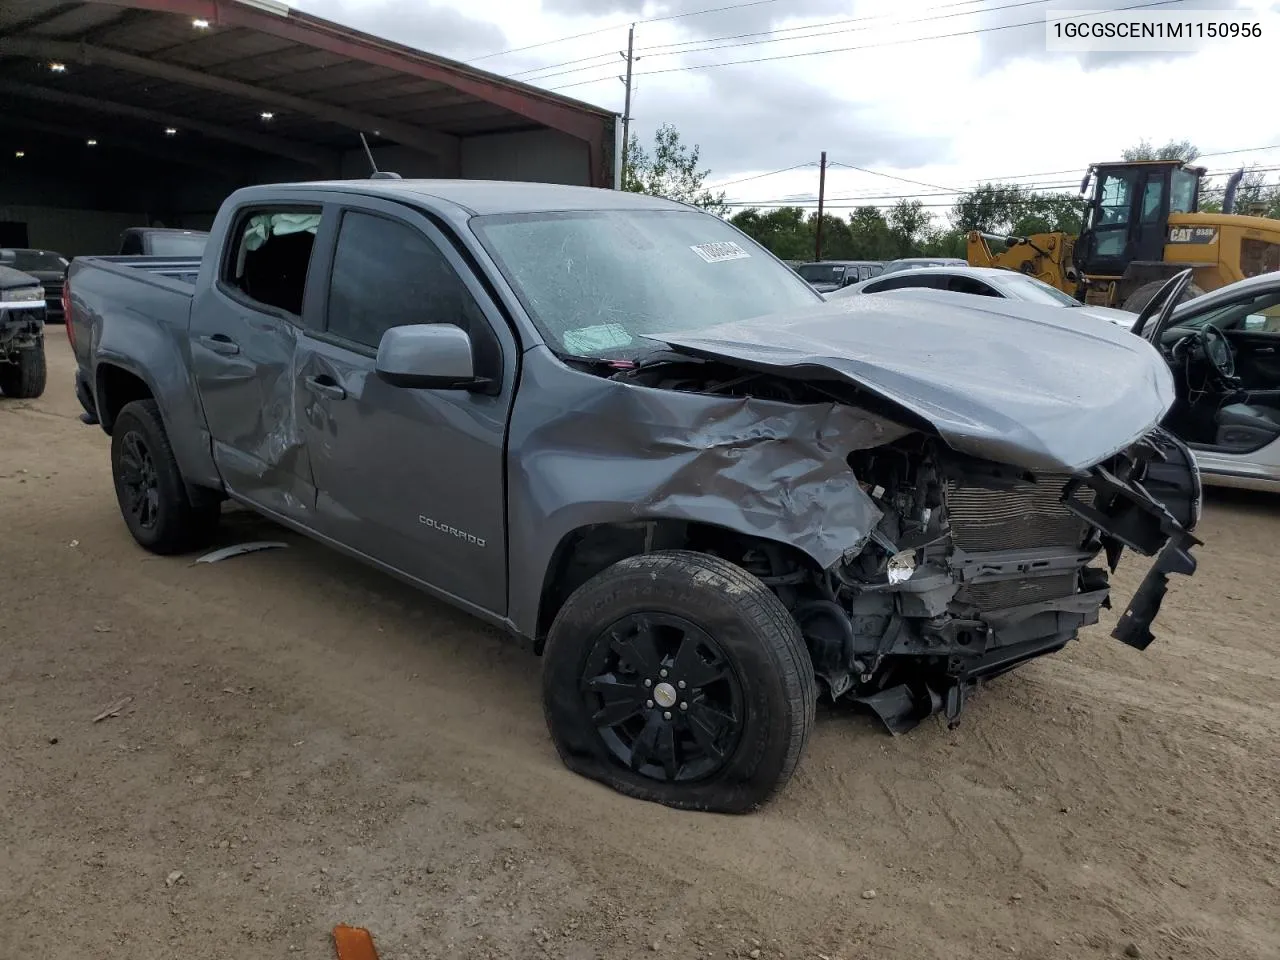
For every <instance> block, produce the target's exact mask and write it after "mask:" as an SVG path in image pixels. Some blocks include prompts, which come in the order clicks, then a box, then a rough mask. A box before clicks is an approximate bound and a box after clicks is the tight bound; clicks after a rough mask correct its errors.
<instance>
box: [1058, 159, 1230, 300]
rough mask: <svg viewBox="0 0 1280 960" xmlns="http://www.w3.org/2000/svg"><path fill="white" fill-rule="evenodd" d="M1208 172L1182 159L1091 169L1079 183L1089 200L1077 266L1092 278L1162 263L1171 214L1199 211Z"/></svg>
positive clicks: (1078, 242) (1077, 249)
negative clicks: (1141, 264)
mask: <svg viewBox="0 0 1280 960" xmlns="http://www.w3.org/2000/svg"><path fill="white" fill-rule="evenodd" d="M1204 172H1205V171H1204V168H1203V167H1193V166H1189V165H1187V164H1185V163H1183V162H1182V161H1180V160H1145V161H1137V162H1133V163H1097V164H1094V165H1093V166H1091V167H1090V168H1089V171H1088V173H1086V174H1085V180H1084V183H1083V184H1081V192H1082V193H1084V194H1086V195H1088V197H1089V201H1088V207H1087V209H1086V212H1085V222H1084V229H1083V230H1082V231H1081V233H1080V239H1079V241H1077V243H1076V248H1075V254H1074V255H1075V262H1076V266H1077V267H1078V268H1079V269H1080V271H1081V272H1082V273H1083V274H1085V275H1087V276H1090V277H1099V278H1101V277H1120V276H1123V275H1124V272H1125V270H1126V268H1127V267H1128V266H1129V265H1130V264H1131V263H1133V262H1135V261H1155V262H1159V261H1161V260H1163V259H1164V246H1165V241H1166V239H1167V237H1168V233H1169V214H1170V213H1195V212H1196V211H1197V210H1198V208H1199V203H1200V178H1201V177H1202V176H1204ZM1090 183H1092V187H1093V190H1092V193H1089V186H1090Z"/></svg>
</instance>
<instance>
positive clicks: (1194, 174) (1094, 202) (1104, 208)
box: [967, 160, 1280, 313]
mask: <svg viewBox="0 0 1280 960" xmlns="http://www.w3.org/2000/svg"><path fill="white" fill-rule="evenodd" d="M1204 173H1205V171H1204V168H1203V167H1196V166H1191V165H1190V164H1186V163H1183V162H1182V161H1180V160H1144V161H1137V162H1130V163H1095V164H1093V165H1092V166H1090V167H1089V169H1088V171H1087V172H1086V173H1085V177H1084V181H1083V182H1082V183H1081V184H1080V193H1081V194H1082V195H1085V196H1087V197H1088V207H1087V209H1086V211H1085V219H1084V228H1083V229H1082V230H1081V231H1080V235H1079V236H1078V237H1077V236H1072V235H1071V234H1068V233H1038V234H1034V235H1032V236H1029V237H1001V236H995V235H992V234H988V233H981V232H979V231H977V230H974V231H971V232H970V233H969V235H968V243H967V246H968V260H969V263H970V265H972V266H975V267H1004V268H1005V269H1008V270H1017V271H1019V272H1021V273H1025V274H1028V275H1029V276H1033V277H1038V278H1039V279H1041V280H1043V281H1044V282H1045V283H1049V284H1052V285H1053V286H1055V287H1057V288H1058V289H1060V290H1062V291H1064V292H1066V293H1069V294H1071V295H1072V296H1074V297H1076V298H1077V299H1078V300H1081V301H1083V302H1084V303H1091V304H1097V305H1100V306H1107V307H1121V308H1123V309H1125V310H1132V311H1133V312H1135V313H1137V312H1138V311H1140V310H1141V309H1142V308H1143V307H1144V306H1146V304H1147V302H1148V301H1149V300H1150V299H1151V298H1152V297H1153V296H1154V295H1155V292H1156V291H1157V290H1158V289H1160V284H1162V283H1163V282H1164V281H1165V280H1167V279H1168V278H1169V277H1171V276H1173V275H1174V274H1176V273H1178V272H1179V271H1182V270H1185V269H1186V268H1187V267H1191V268H1192V269H1193V270H1194V271H1195V273H1194V274H1193V278H1192V279H1193V282H1192V283H1191V284H1189V285H1188V287H1187V289H1186V291H1184V293H1183V297H1184V299H1186V298H1190V297H1193V296H1198V295H1199V294H1201V293H1205V292H1207V291H1209V290H1216V289H1217V288H1218V287H1222V286H1226V285H1227V284H1228V283H1234V282H1235V281H1236V280H1243V279H1244V278H1245V277H1254V276H1257V275H1258V274H1261V273H1269V272H1271V271H1273V270H1280V220H1273V219H1270V218H1268V217H1253V216H1241V215H1238V214H1235V213H1233V212H1232V211H1233V210H1234V207H1235V192H1236V188H1237V186H1238V185H1239V183H1240V179H1241V177H1242V176H1243V174H1244V171H1243V170H1241V171H1239V172H1237V173H1235V174H1233V175H1232V176H1231V178H1230V179H1229V180H1228V181H1227V189H1226V196H1225V197H1224V199H1223V203H1222V210H1223V212H1222V213H1201V212H1200V184H1201V181H1202V179H1203V177H1204ZM1090 184H1092V187H1093V189H1092V192H1091V191H1090ZM989 241H997V242H999V243H1001V244H1004V245H1005V246H1006V247H1007V249H1005V250H1002V251H1001V252H999V253H993V252H992V250H991V245H990V243H989Z"/></svg>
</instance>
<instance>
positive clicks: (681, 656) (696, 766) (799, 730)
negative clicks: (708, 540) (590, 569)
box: [542, 550, 817, 813]
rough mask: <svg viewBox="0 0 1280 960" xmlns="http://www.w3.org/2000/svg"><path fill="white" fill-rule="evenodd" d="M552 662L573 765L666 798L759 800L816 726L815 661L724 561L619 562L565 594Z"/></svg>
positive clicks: (740, 803) (769, 600)
mask: <svg viewBox="0 0 1280 960" xmlns="http://www.w3.org/2000/svg"><path fill="white" fill-rule="evenodd" d="M543 658H544V660H545V663H544V665H543V688H542V690H543V710H544V712H545V715H546V719H547V726H548V727H549V729H550V731H551V736H552V738H553V740H554V741H555V745H556V749H557V751H558V752H559V754H560V757H561V759H562V760H563V761H564V762H565V764H566V765H567V766H568V767H569V768H570V769H571V770H573V771H575V772H577V773H579V774H582V775H583V776H586V777H590V778H591V779H594V780H598V781H600V782H602V783H604V784H606V785H608V786H610V787H612V788H613V789H615V790H617V791H619V792H621V793H624V794H626V795H628V796H632V797H637V798H639V799H643V800H651V801H655V802H657V803H662V804H666V805H667V806H670V807H677V808H680V809H686V810H707V811H717V812H721V813H744V812H747V811H749V810H752V809H755V808H756V807H759V806H760V805H761V804H762V803H764V802H765V801H766V800H767V799H768V798H769V797H770V796H772V795H773V794H774V793H775V792H776V791H777V790H778V789H780V788H781V787H782V786H783V785H784V784H785V783H786V782H787V780H789V779H790V777H791V774H792V773H793V772H794V771H795V768H796V765H797V763H798V762H799V760H800V755H801V753H802V752H803V750H804V746H805V743H806V742H807V741H808V737H809V731H810V729H811V728H812V726H813V717H814V705H815V702H816V700H817V688H816V683H815V680H814V674H813V665H812V663H811V662H810V660H809V652H808V650H807V649H806V648H805V645H804V640H803V639H802V637H801V636H800V629H799V627H798V626H797V624H796V622H795V620H794V618H793V617H792V616H791V614H790V613H789V612H788V611H787V609H786V607H784V606H783V605H782V602H781V601H780V600H778V598H777V597H776V596H775V595H774V594H773V592H772V591H770V590H769V588H768V587H766V586H765V585H764V584H763V583H761V582H760V581H759V580H758V579H756V578H755V577H753V576H751V575H750V574H749V573H747V572H746V571H745V570H743V569H741V568H740V567H737V566H735V565H733V564H731V563H729V562H727V561H725V560H721V559H719V558H718V557H711V556H707V555H705V554H699V553H692V552H688V551H679V550H673V551H663V552H658V553H650V554H645V555H642V556H636V557H630V558H628V559H626V560H622V561H620V562H618V563H616V564H614V565H613V566H611V567H609V568H608V569H606V570H604V571H603V572H601V573H599V574H597V575H596V576H595V577H594V578H592V579H591V580H589V581H588V582H587V583H586V584H584V585H583V586H581V587H580V588H578V590H576V591H575V592H574V593H573V595H572V596H570V597H569V599H568V601H567V602H566V603H565V605H564V607H563V608H562V609H561V610H560V612H559V614H558V615H557V617H556V619H555V622H554V623H553V624H552V626H551V631H550V634H549V636H548V638H547V645H546V649H545V650H544V651H543Z"/></svg>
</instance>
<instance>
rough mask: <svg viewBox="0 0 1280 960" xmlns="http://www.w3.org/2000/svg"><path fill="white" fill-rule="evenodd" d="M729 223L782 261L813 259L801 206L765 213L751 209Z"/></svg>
mask: <svg viewBox="0 0 1280 960" xmlns="http://www.w3.org/2000/svg"><path fill="white" fill-rule="evenodd" d="M729 222H730V223H732V224H733V225H734V226H735V227H737V228H738V229H739V230H741V231H742V232H743V233H745V234H746V235H747V236H749V237H750V238H751V239H752V240H754V241H756V243H759V244H760V245H761V246H763V247H765V248H767V249H768V250H769V251H770V252H771V253H773V255H774V256H777V257H781V258H782V259H783V260H809V259H811V258H812V257H813V234H812V232H811V231H810V229H809V225H808V222H807V221H806V219H805V212H804V210H803V209H802V208H800V207H777V208H775V209H773V210H770V211H768V212H767V213H761V212H760V211H759V210H758V209H756V208H755V207H751V208H749V209H746V210H740V211H738V212H737V213H735V214H734V215H733V216H732V217H730V218H729Z"/></svg>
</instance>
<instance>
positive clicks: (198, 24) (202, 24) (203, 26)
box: [191, 17, 209, 30]
mask: <svg viewBox="0 0 1280 960" xmlns="http://www.w3.org/2000/svg"><path fill="white" fill-rule="evenodd" d="M191 25H192V26H193V27H195V28H196V29H197V30H208V29H209V21H208V20H205V19H203V18H201V17H196V19H194V20H192V21H191Z"/></svg>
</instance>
